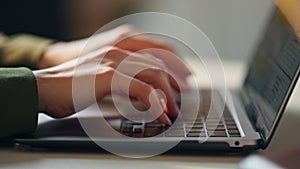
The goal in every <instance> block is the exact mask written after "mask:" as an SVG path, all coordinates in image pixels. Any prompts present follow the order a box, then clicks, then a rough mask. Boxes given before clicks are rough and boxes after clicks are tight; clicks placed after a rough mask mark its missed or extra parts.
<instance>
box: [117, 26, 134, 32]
mask: <svg viewBox="0 0 300 169" xmlns="http://www.w3.org/2000/svg"><path fill="white" fill-rule="evenodd" d="M119 29H121V31H122V32H123V33H130V32H134V31H135V27H134V26H132V25H130V24H124V25H121V26H119Z"/></svg>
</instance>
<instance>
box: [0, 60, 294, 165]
mask: <svg viewBox="0 0 300 169" xmlns="http://www.w3.org/2000/svg"><path fill="white" fill-rule="evenodd" d="M224 67H225V73H226V74H230V75H231V76H230V77H229V76H227V81H228V83H229V85H230V86H238V85H240V84H239V80H238V79H241V76H242V74H243V72H244V70H243V67H244V65H243V64H241V63H234V62H230V63H224ZM236 70H241V71H236ZM298 88H299V85H297V87H296V92H294V94H293V95H292V99H291V101H290V103H289V105H288V109H287V113H286V114H284V116H283V118H282V121H281V122H280V125H279V128H278V130H277V131H276V133H275V136H274V138H273V140H272V142H271V143H270V145H269V147H268V148H267V149H266V150H264V151H262V153H270V152H272V151H274V150H277V149H280V148H282V147H283V146H295V145H296V146H299V143H300V136H299V135H296V134H294V135H293V133H298V131H299V130H300V125H298V124H299V123H300V108H299V105H297V100H299V99H297V98H300V92H299V89H298ZM297 110H298V111H297ZM243 158H244V157H241V156H208V155H203V154H202V155H195V154H191V155H189V154H164V155H159V156H155V157H151V158H146V159H127V158H122V157H118V156H115V155H112V154H109V153H104V152H103V153H101V152H97V153H96V152H93V153H92V152H90V153H87V152H45V151H43V152H30V151H21V150H19V149H14V148H0V168H6V169H8V168H22V169H23V168H51V169H55V168H72V169H76V168H83V167H84V168H89V169H90V168H106V169H109V168H118V169H119V168H122V169H127V168H130V169H131V168H151V169H153V168H174V169H177V168H185V169H194V168H198V169H199V168H200V169H201V168H237V166H238V163H239V162H240V161H241V160H242V159H243Z"/></svg>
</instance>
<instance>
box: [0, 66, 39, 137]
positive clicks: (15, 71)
mask: <svg viewBox="0 0 300 169" xmlns="http://www.w3.org/2000/svg"><path fill="white" fill-rule="evenodd" d="M0 93H1V95H0V107H1V109H0V138H3V137H11V136H14V135H20V134H22V135H23V134H31V133H33V132H34V130H35V128H36V123H37V110H38V94H37V85H36V80H35V77H34V75H33V74H32V72H31V70H29V69H28V68H0Z"/></svg>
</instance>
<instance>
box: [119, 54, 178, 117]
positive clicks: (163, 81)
mask: <svg viewBox="0 0 300 169" xmlns="http://www.w3.org/2000/svg"><path fill="white" fill-rule="evenodd" d="M117 70H118V71H120V72H122V73H125V74H127V75H129V76H131V77H135V78H137V79H139V80H141V81H143V82H146V83H147V84H151V85H153V86H154V87H155V88H156V89H161V90H162V92H163V93H164V94H165V96H166V99H167V100H166V104H167V110H166V112H167V113H168V114H169V115H170V116H172V117H174V118H175V117H177V115H178V113H179V110H178V107H177V104H176V101H175V97H174V95H173V91H172V88H171V85H170V82H169V78H168V75H167V73H166V72H164V71H163V70H160V69H159V68H157V67H154V66H153V65H148V64H146V63H140V62H132V61H127V60H126V61H124V62H123V63H122V64H121V65H119V67H118V69H117Z"/></svg>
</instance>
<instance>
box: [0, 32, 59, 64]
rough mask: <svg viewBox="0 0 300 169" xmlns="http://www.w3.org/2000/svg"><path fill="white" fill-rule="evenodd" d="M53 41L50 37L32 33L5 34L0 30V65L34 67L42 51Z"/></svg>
mask: <svg viewBox="0 0 300 169" xmlns="http://www.w3.org/2000/svg"><path fill="white" fill-rule="evenodd" d="M53 42H54V40H52V39H47V38H43V37H39V36H34V35H28V34H16V35H12V36H6V35H4V34H2V33H1V32H0V67H1V66H2V67H20V66H25V67H28V68H31V69H35V68H36V64H37V62H38V60H39V59H40V57H41V56H42V54H43V52H44V51H45V49H46V48H47V47H48V46H49V45H51V44H52V43H53Z"/></svg>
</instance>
